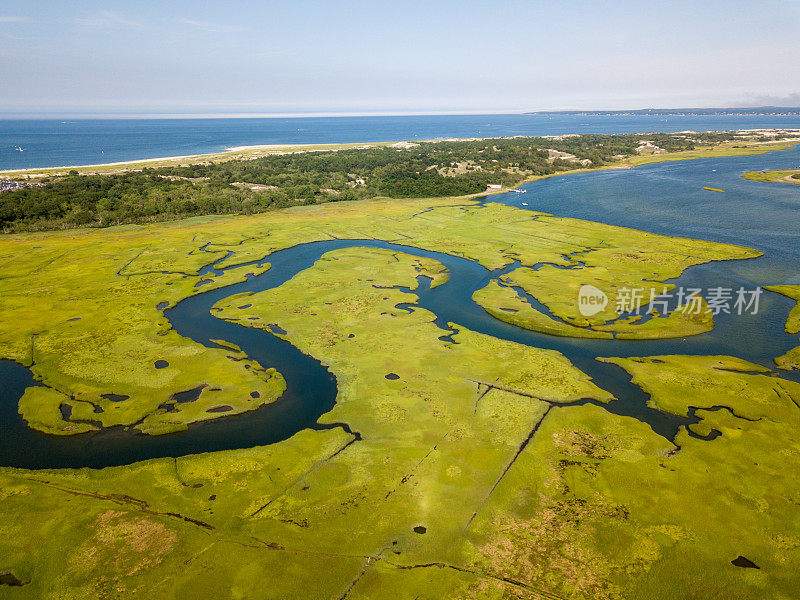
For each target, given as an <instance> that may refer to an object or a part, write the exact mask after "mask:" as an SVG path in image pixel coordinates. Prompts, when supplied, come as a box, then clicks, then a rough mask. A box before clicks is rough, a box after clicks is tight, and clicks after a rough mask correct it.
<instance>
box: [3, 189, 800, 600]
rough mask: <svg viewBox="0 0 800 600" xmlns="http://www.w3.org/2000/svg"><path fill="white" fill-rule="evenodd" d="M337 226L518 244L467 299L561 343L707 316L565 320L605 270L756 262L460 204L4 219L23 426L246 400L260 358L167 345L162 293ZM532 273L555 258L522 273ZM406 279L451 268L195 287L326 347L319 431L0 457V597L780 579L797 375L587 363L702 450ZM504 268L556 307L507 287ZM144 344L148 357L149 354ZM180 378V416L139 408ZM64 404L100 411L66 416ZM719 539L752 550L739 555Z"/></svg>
mask: <svg viewBox="0 0 800 600" xmlns="http://www.w3.org/2000/svg"><path fill="white" fill-rule="evenodd" d="M335 238H340V239H372V238H375V239H381V240H386V241H393V242H396V243H399V244H403V245H408V246H412V247H417V248H423V249H428V250H433V251H438V252H444V253H448V254H452V255H455V256H460V257H463V258H467V259H470V260H474V261H476V262H478V263H480V264H481V265H483V266H485V267H486V268H488V269H496V268H500V267H505V266H508V265H511V264H513V263H514V262H515V261H520V265H521V266H520V267H519V268H517V269H516V270H514V271H512V272H511V273H509V274H508V276H507V277H506V278H504V279H503V280H500V281H497V280H496V281H494V282H492V283H491V284H490V286H489V287H487V288H484V289H483V290H480V291H479V294H477V295H476V299H478V300H479V301H480V302H481V303H482V304H483V305H484V307H486V309H487V311H489V312H490V313H491V314H495V313H497V314H500V312H505V311H501V310H500V308H501V307H507V308H508V307H510V308H512V309H516V310H517V311H518V312H516V313H513V312H507V313H505V314H506V315H508V319H509V320H510V321H511V322H513V323H516V324H519V325H521V326H524V327H529V328H531V329H537V330H543V331H547V332H548V333H555V334H557V335H574V336H576V337H581V336H586V335H592V336H594V335H595V334H596V335H597V336H598V337H601V336H602V337H606V336H607V335H608V334H609V332H610V331H611V330H613V331H614V332H615V333H617V334H618V335H619V336H621V335H634V336H635V335H641V336H643V337H653V336H661V335H666V334H667V333H668V334H669V335H687V334H688V333H691V331H690V329H691V328H695V329H692V331H694V330H697V331H699V330H704V329H707V328H708V327H711V326H712V324H711V323H710V321H708V320H706V319H699V320H696V321H694V320H690V319H687V318H674V319H673V317H670V318H667V319H651V320H650V321H647V322H645V323H642V324H640V325H637V324H635V323H634V322H632V321H630V320H625V321H619V322H617V323H616V324H613V325H612V326H611V328H610V329H609V327H608V326H607V325H604V323H605V322H606V321H607V320H609V319H614V318H615V316H616V317H619V314H617V313H616V312H614V311H613V310H611V311H610V312H607V313H599V315H600V316H598V317H597V319H591V318H585V317H582V315H580V314H578V313H577V312H576V309H575V306H576V305H575V301H576V295H577V294H576V292H577V289H578V287H577V286H579V285H580V284H581V283H583V282H594V284H595V285H597V286H598V287H599V286H606V287H608V292H609V294H610V296H611V297H612V301H611V307H612V309H613V298H614V297H615V296H614V294H615V293H616V290H617V289H618V287H619V286H621V285H622V283H621V282H624V283H625V284H626V285H639V284H641V283H643V282H647V285H648V286H649V285H650V284H651V283H652V282H660V281H664V280H666V279H670V278H673V277H676V276H677V275H679V274H680V273H681V272H682V271H683V270H684V269H685V268H687V267H688V266H690V265H692V264H699V263H703V262H708V261H711V260H734V259H746V258H749V257H753V256H756V255H757V253H756V252H755V251H753V250H750V249H747V248H741V247H738V246H732V245H727V244H715V243H710V242H703V241H697V240H688V239H680V238H667V237H664V236H657V235H654V234H649V233H645V232H638V231H635V230H631V229H625V228H620V227H612V226H608V225H602V224H597V223H589V222H585V221H578V220H574V219H562V218H556V217H553V216H550V215H545V214H542V213H535V212H531V211H524V210H518V209H515V208H511V207H508V206H505V205H499V204H493V203H487V204H485V205H483V206H481V205H480V204H479V203H477V202H476V201H474V200H472V199H468V198H450V199H440V200H429V199H423V200H408V201H402V202H397V201H388V200H373V201H362V202H352V203H351V202H342V203H334V204H328V205H318V206H303V207H295V208H291V209H285V210H280V211H275V212H272V213H269V214H263V215H255V216H240V217H203V218H195V219H189V220H184V221H179V222H172V223H162V224H157V225H147V226H124V227H117V228H108V229H103V230H73V231H61V232H51V233H26V234H13V235H7V236H3V237H0V273H2V276H1V277H0V319H2V322H3V323H4V324H7V326H5V327H3V328H2V331H0V357H2V358H10V359H13V360H16V361H18V362H20V363H23V364H26V365H29V366H30V367H31V369H32V371H33V372H34V374H35V376H36V377H37V378H38V379H40V380H41V381H42V382H44V383H45V384H46V386H47V387H41V388H34V389H29V390H28V392H27V393H26V394H25V396H24V397H23V400H22V402H21V404H20V410H21V411H22V414H23V417H24V418H26V419H27V420H28V422H29V424H30V425H31V426H32V427H36V428H38V429H41V430H43V431H46V432H49V433H53V434H59V435H70V434H73V435H79V434H80V433H81V431H84V430H87V429H90V428H92V427H108V426H112V425H122V426H128V427H130V426H133V425H134V424H137V423H138V424H137V425H136V427H138V428H139V429H140V430H142V432H143V433H148V434H161V433H166V432H169V431H174V430H179V429H182V428H185V427H187V426H191V423H193V422H195V421H198V420H202V419H208V418H224V417H220V413H213V412H212V413H209V412H207V411H208V409H210V408H211V409H213V408H214V407H216V406H219V405H220V404H227V405H231V406H232V407H234V409H235V410H234V411H233V412H237V413H242V412H246V411H248V410H252V409H253V408H256V407H257V406H258V405H260V404H262V403H264V402H269V401H272V400H274V399H275V398H277V397H278V396H279V395H280V393H281V392H282V390H283V385H284V382H283V378H282V376H281V375H280V373H276V372H275V371H274V370H271V369H270V365H266V364H265V365H258V364H255V363H253V362H252V361H251V360H250V359H248V358H247V357H245V356H243V355H242V354H241V352H239V351H237V350H236V349H235V348H226V347H220V348H206V347H204V346H201V345H199V344H196V343H194V342H192V341H190V340H187V339H184V338H181V337H180V336H178V335H177V334H176V333H175V332H174V331H173V330H172V329H171V327H170V325H169V322H168V321H167V320H166V318H165V317H164V315H163V313H162V312H161V310H159V306H162V307H163V306H164V303H166V305H171V304H174V303H177V302H178V301H180V300H181V299H182V298H185V297H188V296H190V295H192V294H195V293H198V291H204V290H206V289H209V287H219V286H223V285H225V284H226V283H231V282H233V281H239V280H241V279H242V278H244V277H245V276H246V275H247V274H248V273H250V272H253V268H251V267H239V268H236V265H242V264H243V263H245V262H248V261H253V260H257V259H260V258H263V257H266V256H268V255H269V254H270V253H272V252H274V251H275V250H279V249H282V248H287V247H291V246H294V245H296V244H300V243H304V242H312V241H317V240H330V239H335ZM201 248H205V251H204V252H201V251H200V249H201ZM227 251H232V252H233V254H232V255H231V256H230V258H228V259H227V260H226V264H227V265H230V266H233V267H234V268H233V269H231V270H229V271H227V272H226V273H225V274H224V275H221V276H219V277H218V278H215V279H214V280H213V281H212V282H211V283H209V284H208V285H205V286H203V287H202V288H197V287H196V284H197V283H198V282H199V281H200V280H201V279H203V278H204V277H208V276H200V275H199V270H200V268H201V267H202V266H203V265H204V264H206V263H208V262H210V261H213V260H216V259H218V258H222V257H223V256H225V252H227ZM540 263H550V264H552V265H560V266H562V267H570V268H567V269H556V268H555V267H552V268H547V267H542V268H540V269H538V270H532V268H531V267H532V266H533V265H537V264H540ZM264 268H265V269H266V268H268V267H267V266H265V267H264ZM419 275H426V276H429V277H431V278H432V279H433V282H434V285H447V282H446V279H447V273H446V272H444V271H443V269H442V265H441V264H440V263H438V262H437V261H435V260H433V259H423V258H419V257H416V256H413V255H412V254H410V253H404V252H393V251H388V250H381V249H374V248H369V249H368V248H349V249H344V250H336V251H332V252H329V253H327V254H325V255H324V256H323V257H322V258H321V259H320V260H318V261H317V262H316V264H314V266H312V267H311V268H309V269H306V270H304V271H301V272H300V273H298V274H297V275H295V276H294V277H293V278H292V279H290V280H289V281H287V282H286V283H285V284H283V285H281V286H279V287H277V288H274V289H271V290H267V291H263V292H259V293H255V294H251V295H249V296H248V297H247V304H249V305H250V306H246V307H245V308H242V306H245V305H243V304H242V302H241V297H229V298H227V299H225V300H222V301H221V302H220V303H218V305H217V306H216V308H218V309H221V310H219V311H218V312H216V314H217V315H218V316H219V317H221V318H224V319H229V320H234V319H235V320H237V321H236V322H241V323H245V324H247V325H248V326H251V327H266V325H265V323H275V324H277V325H278V326H279V327H280V328H281V329H282V330H283V331H285V332H286V333H285V334H280V335H281V336H282V337H284V338H285V339H287V340H288V341H290V342H291V343H292V344H293V345H295V346H297V347H298V348H299V349H300V350H301V351H303V352H305V353H307V354H309V355H311V356H313V357H315V358H317V359H319V360H320V361H322V362H323V363H324V364H325V365H327V366H328V368H329V369H330V371H331V372H332V373H333V374H334V375H335V376H336V379H337V383H338V386H339V395H338V398H337V403H336V405H335V406H334V408H333V409H332V410H331V411H330V412H329V413H327V414H325V415H324V416H323V417H322V419H321V422H322V423H324V424H326V425H327V426H328V428H326V429H320V430H313V431H312V430H303V431H300V432H299V433H297V434H296V435H294V436H292V437H291V438H290V439H288V440H285V441H283V442H279V443H276V444H272V445H270V446H263V447H255V448H247V449H242V450H230V451H224V452H215V453H208V454H198V455H187V456H183V457H179V458H163V459H155V460H149V461H144V462H139V463H135V464H132V465H128V466H123V467H112V468H105V469H99V470H92V469H79V470H71V469H63V470H44V471H30V470H22V469H15V468H8V467H6V468H0V515H2V517H3V518H2V519H1V520H0V598H5V597H8V598H26V599H27V598H37V599H38V598H46V599H56V598H57V599H64V598H75V599H81V600H83V599H89V598H98V599H101V598H102V599H106V598H141V597H147V598H164V599H169V598H182V597H185V596H187V595H193V596H197V595H198V594H200V597H208V598H248V599H251V598H264V599H268V598H269V599H274V598H280V599H291V598H297V599H301V598H302V599H303V600H308V599H330V600H342V599H347V600H354V599H382V598H386V597H393V598H401V599H408V600H412V599H414V598H431V599H434V598H435V599H453V600H455V599H459V600H461V599H466V598H476V599H497V600H500V599H508V598H517V599H542V598H545V599H549V600H556V599H566V598H569V599H586V600H597V599H619V598H630V599H638V598H648V599H653V600H655V599H664V600H673V599H674V598H680V597H687V598H727V597H741V598H756V597H759V598H762V597H763V598H766V597H768V598H776V599H781V600H784V599H785V600H789V599H791V598H796V597H797V596H798V594H800V582H799V581H798V579H797V577H796V564H797V561H798V559H800V509H798V506H800V496H798V493H797V486H796V473H797V471H798V469H800V447H798V444H797V441H796V435H795V431H796V429H797V427H798V425H800V422H798V418H799V417H798V412H797V405H796V403H797V402H800V385H798V384H795V383H793V382H791V381H787V380H784V379H781V378H779V377H777V376H775V374H774V373H771V372H770V371H769V369H764V368H761V367H758V366H757V365H752V364H750V363H746V362H745V361H742V360H740V359H737V358H735V357H716V356H711V357H682V356H659V357H644V358H640V359H613V358H608V359H605V360H607V361H608V362H613V363H614V364H616V365H618V366H620V367H621V368H623V369H625V370H627V371H628V372H630V373H631V375H632V376H633V377H634V382H635V383H636V384H638V385H640V386H641V387H642V388H643V389H644V390H646V391H647V392H648V393H650V395H651V402H652V404H653V405H654V406H656V407H657V408H659V409H661V410H663V411H666V412H672V413H675V414H684V413H686V412H687V411H689V410H692V411H695V413H696V415H697V416H698V417H699V418H700V422H699V423H698V424H696V425H693V426H692V433H695V434H698V435H705V434H708V433H710V432H712V430H713V431H717V432H720V433H721V435H719V436H718V437H717V438H716V439H713V440H711V441H708V440H705V439H700V438H698V437H693V436H691V435H689V433H688V432H687V431H686V430H685V429H684V430H681V431H680V432H679V434H678V436H677V438H676V439H675V441H674V443H673V442H672V441H670V440H667V439H665V438H663V437H661V436H659V435H657V434H656V433H654V432H653V431H652V430H651V429H650V427H649V426H648V425H646V424H645V423H642V422H640V421H637V420H636V419H633V418H629V417H621V416H617V415H614V414H611V413H609V412H608V411H606V410H605V409H604V408H603V406H604V405H605V404H607V403H609V402H614V401H615V400H614V399H613V397H612V396H611V394H609V393H608V392H607V391H605V390H603V389H602V387H601V386H600V382H595V381H592V380H591V379H589V377H588V376H587V375H586V374H584V373H583V372H581V371H580V370H578V369H577V368H576V367H575V366H574V365H572V364H571V363H570V361H569V360H568V359H567V358H566V357H565V356H563V355H562V354H560V353H559V352H556V351H552V350H544V349H537V348H531V347H527V346H523V345H520V344H515V343H512V342H507V341H502V340H498V339H496V338H493V337H489V336H485V335H482V334H479V333H476V332H473V331H470V330H468V329H466V328H465V327H463V326H460V325H459V324H458V323H455V324H454V326H455V327H456V329H457V330H458V333H456V334H455V335H454V336H453V341H452V342H451V341H447V340H442V339H440V337H441V336H442V330H441V329H439V328H438V327H437V326H436V325H435V324H434V323H433V322H432V321H433V319H434V318H435V315H433V314H431V313H429V312H427V311H425V310H423V309H421V308H416V309H415V310H414V311H413V312H408V311H406V310H403V309H401V308H398V307H397V305H398V304H400V303H404V302H414V301H415V299H416V295H415V294H414V289H415V286H416V283H417V281H416V278H417V276H419ZM510 284H513V285H518V286H521V287H522V288H524V289H525V290H527V291H528V292H529V293H531V294H534V293H535V294H536V297H537V298H540V300H541V302H542V303H543V304H544V305H546V306H547V307H548V308H549V310H550V311H551V312H552V313H553V314H554V315H557V316H558V317H559V318H558V319H553V318H550V317H549V316H547V315H545V314H544V313H542V312H538V311H535V310H534V309H533V308H532V306H531V305H530V304H528V303H524V304H522V303H521V302H522V301H521V300H520V298H519V296H517V295H516V293H515V294H514V296H515V297H516V300H514V298H512V297H511V294H509V293H507V292H508V290H510V289H511V288H509V287H508V286H509V285H510ZM659 285H660V284H659ZM395 286H403V287H408V288H410V290H411V291H410V292H407V291H403V290H400V289H396V288H395ZM615 286H616V287H615ZM781 293H784V292H781ZM32 297H35V298H36V299H37V302H36V303H32V302H31V298H32ZM570 298H571V299H572V304H570ZM509 303H513V304H510V305H509ZM526 307H527V308H526ZM245 317H257V319H253V320H250V319H246V318H245ZM76 319H79V320H76ZM242 319H243V320H242ZM653 321H664V323H660V322H659V323H656V324H652V325H648V323H652V322H653ZM639 328H641V329H639ZM161 360H163V361H166V362H168V363H169V366H168V367H166V368H157V366H156V362H157V361H161ZM246 366H249V367H250V368H246ZM199 385H206V386H207V387H206V388H204V391H203V392H202V394H201V395H200V397H199V398H198V399H197V400H196V401H194V402H191V403H186V404H181V405H180V406H179V407H178V409H179V410H178V412H168V411H165V410H164V409H162V408H160V405H161V403H163V402H164V401H165V400H168V399H169V398H170V397H171V396H172V395H174V394H175V393H177V392H180V391H186V390H188V389H193V388H196V387H197V386H199ZM215 389H216V391H213V390H215ZM253 390H260V391H261V392H262V393H261V395H260V398H259V399H258V400H253V399H252V398H251V397H250V392H251V391H253ZM109 393H113V394H116V395H127V396H129V398H128V399H126V400H125V401H123V402H119V401H114V400H111V399H108V398H106V397H105V396H104V395H106V394H109ZM243 397H244V398H246V400H242V398H243ZM581 400H585V401H586V402H581ZM65 403H67V404H71V406H72V410H73V417H75V416H77V415H80V416H85V415H86V414H88V413H89V412H91V414H92V419H95V420H97V421H98V423H97V424H96V425H90V424H86V423H74V422H72V421H71V420H65V419H64V418H63V414H62V412H61V411H60V409H59V407H60V406H61V405H62V404H65ZM719 405H724V406H726V407H727V408H719ZM94 406H100V407H101V408H103V409H104V412H102V413H95V412H94V411H93V407H94ZM117 407H118V408H117ZM690 407H692V408H690ZM224 414H228V415H229V414H231V413H230V412H228V413H224ZM343 424H346V427H345V426H344V425H343ZM177 435H180V434H177ZM739 556H743V557H745V558H746V559H748V560H750V561H752V562H753V563H755V564H756V565H758V567H759V569H752V568H743V567H739V566H736V565H734V564H732V562H731V561H734V560H736V559H737V557H739ZM5 582H8V583H5ZM11 583H13V584H14V585H10V584H11ZM732 590H733V591H732Z"/></svg>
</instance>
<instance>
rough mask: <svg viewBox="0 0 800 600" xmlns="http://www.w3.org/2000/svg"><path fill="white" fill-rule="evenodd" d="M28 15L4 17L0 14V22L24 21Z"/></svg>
mask: <svg viewBox="0 0 800 600" xmlns="http://www.w3.org/2000/svg"><path fill="white" fill-rule="evenodd" d="M27 20H28V17H5V16H2V15H0V23H24V22H25V21H27Z"/></svg>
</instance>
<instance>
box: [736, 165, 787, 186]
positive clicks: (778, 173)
mask: <svg viewBox="0 0 800 600" xmlns="http://www.w3.org/2000/svg"><path fill="white" fill-rule="evenodd" d="M742 177H744V178H745V179H750V180H751V181H763V182H766V183H770V182H773V183H774V182H780V183H793V184H795V185H800V169H778V170H775V171H748V172H747V173H744V174H743V175H742Z"/></svg>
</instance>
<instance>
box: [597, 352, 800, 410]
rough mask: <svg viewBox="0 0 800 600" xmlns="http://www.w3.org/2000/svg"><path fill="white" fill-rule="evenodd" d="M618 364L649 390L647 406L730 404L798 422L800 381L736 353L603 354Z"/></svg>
mask: <svg viewBox="0 0 800 600" xmlns="http://www.w3.org/2000/svg"><path fill="white" fill-rule="evenodd" d="M598 360H599V361H601V362H606V363H611V364H615V365H617V366H619V367H621V368H623V369H625V370H626V371H627V372H628V373H630V374H631V376H632V378H633V379H632V381H633V383H635V384H636V385H638V386H640V387H641V388H642V389H643V390H644V391H645V392H647V393H648V394H649V395H650V400H649V401H648V405H650V406H652V407H653V408H657V409H658V410H663V411H665V412H669V413H673V414H677V415H688V414H689V408H690V407H696V408H712V407H719V406H722V407H726V408H728V409H730V410H732V411H733V413H734V414H736V415H739V416H741V417H743V418H746V419H762V418H768V419H774V420H777V421H783V422H794V420H796V419H797V417H798V416H799V415H798V405H797V402H800V384H799V383H796V382H794V381H789V380H786V379H779V378H777V377H772V376H768V375H766V373H770V370H769V369H767V368H765V367H762V366H761V365H756V364H754V363H751V362H748V361H745V360H742V359H740V358H735V357H731V356H649V357H643V358H642V357H634V358H598Z"/></svg>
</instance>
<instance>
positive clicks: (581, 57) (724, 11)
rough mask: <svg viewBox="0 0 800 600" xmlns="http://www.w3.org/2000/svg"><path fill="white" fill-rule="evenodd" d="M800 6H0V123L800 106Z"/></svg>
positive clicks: (29, 1)
mask: <svg viewBox="0 0 800 600" xmlns="http://www.w3.org/2000/svg"><path fill="white" fill-rule="evenodd" d="M798 32H800V1H797V0H792V1H780V2H779V1H769V0H767V1H759V2H739V1H737V0H729V1H726V2H720V1H716V0H710V1H705V0H694V1H692V2H684V1H670V2H663V1H662V2H649V1H646V0H639V1H635V2H634V1H630V2H629V1H619V2H603V1H601V0H595V1H592V2H584V1H582V0H574V1H571V2H558V1H551V2H521V1H517V2H502V1H495V2H483V1H470V0H462V1H459V2H455V1H450V0H446V1H440V2H435V1H427V2H422V1H417V0H402V1H397V0H395V1H393V2H384V1H381V0H373V1H364V2H361V1H357V2H348V1H346V0H342V1H339V2H313V1H303V0H297V1H294V2H269V1H268V2H254V1H249V2H202V1H199V0H198V1H193V2H184V1H176V2H166V1H163V0H162V1H160V2H150V1H144V2H135V3H134V2H120V1H116V0H107V1H105V2H85V1H74V2H69V3H67V2H43V1H36V0H26V1H20V0H3V2H2V4H0V81H2V88H0V89H2V93H0V113H5V114H9V113H15V112H39V113H60V112H63V113H70V112H89V113H117V112H135V113H149V112H166V113H184V112H190V113H199V112H229V113H234V112H245V113H269V112H282V113H301V112H316V113H318V112H344V113H360V112H390V113H391V112H440V111H441V112H503V111H524V110H538V109H557V108H608V109H611V108H639V107H648V106H659V107H679V106H730V105H753V104H761V103H780V104H786V103H790V104H794V105H800V96H799V95H798V93H799V92H800V34H798Z"/></svg>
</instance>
